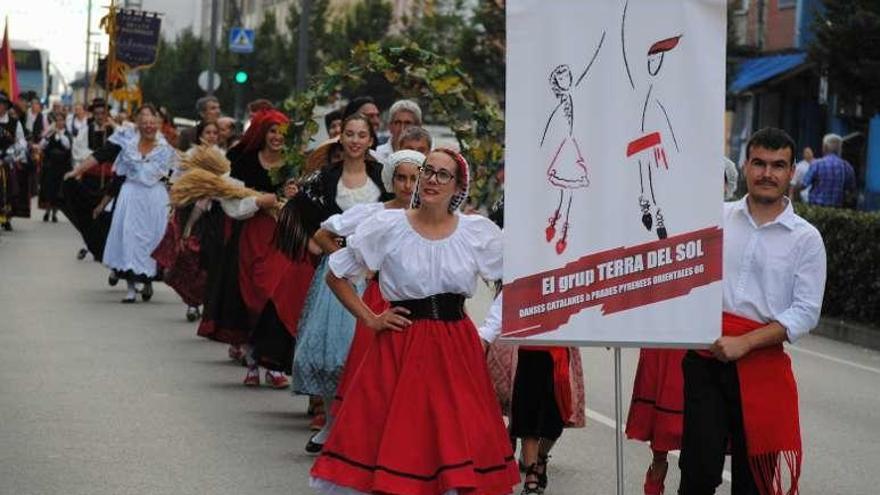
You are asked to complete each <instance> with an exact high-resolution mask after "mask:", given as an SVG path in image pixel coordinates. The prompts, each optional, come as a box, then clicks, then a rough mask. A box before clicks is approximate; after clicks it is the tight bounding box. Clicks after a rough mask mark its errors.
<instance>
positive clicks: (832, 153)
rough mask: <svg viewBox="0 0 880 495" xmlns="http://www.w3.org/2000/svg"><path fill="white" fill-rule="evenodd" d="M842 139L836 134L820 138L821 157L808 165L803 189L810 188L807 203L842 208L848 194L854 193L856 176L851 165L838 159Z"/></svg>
mask: <svg viewBox="0 0 880 495" xmlns="http://www.w3.org/2000/svg"><path fill="white" fill-rule="evenodd" d="M842 145H843V139H841V137H840V136H838V135H837V134H826V135H825V137H824V138H822V152H823V155H824V156H823V157H822V158H820V159H818V160H816V161H814V162H813V163H812V165H810V170H809V171H807V175H806V176H804V182H803V185H804V187H809V188H810V196H809V203H810V204H811V205H820V206H836V207H841V206H843V203H844V199H845V197H846V195H847V194H848V193H850V194H854V193H855V192H856V174H855V171H854V170H853V167H852V165H850V164H849V162H848V161H846V160H844V159H843V158H841V157H840V151H841V147H842Z"/></svg>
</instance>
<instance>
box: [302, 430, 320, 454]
mask: <svg viewBox="0 0 880 495" xmlns="http://www.w3.org/2000/svg"><path fill="white" fill-rule="evenodd" d="M316 435H317V433H316V434H315V435H312V438H309V443H307V444H306V452H307V453H309V454H320V453H321V449H323V448H324V444H323V443H317V442H315V441H314V438H315V436H316Z"/></svg>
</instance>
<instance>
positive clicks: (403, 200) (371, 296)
mask: <svg viewBox="0 0 880 495" xmlns="http://www.w3.org/2000/svg"><path fill="white" fill-rule="evenodd" d="M423 161H425V155H423V154H421V153H419V152H418V151H412V150H400V151H397V152H395V153H392V154H391V155H390V156H389V157H388V158H387V160H386V165H385V166H384V167H382V182H383V183H384V184H385V188H386V189H387V190H389V191H392V192H393V193H394V199H391V200H389V201H386V202H384V203H365V204H360V205H357V206H354V207H352V208H350V209H348V210H346V211H344V212H343V213H341V214H337V215H333V216H332V217H330V218H328V219H327V220H325V221H324V222H322V223H321V228H320V229H319V230H318V231H317V232H316V233H315V235H314V239H315V241H316V242H317V243H318V245H320V246H321V248H322V249H323V250H324V252H327V253H333V252H336V251H338V250H339V249H340V246H339V243H338V242H337V241H338V239H339V238H345V237H347V236H350V235H352V234H354V232H355V229H356V228H357V226H358V225H360V224H361V223H363V222H364V221H365V220H367V219H368V218H371V217H372V216H373V215H376V214H377V213H379V212H380V211H384V210H386V209H388V210H395V209H405V208H409V205H410V203H412V195H413V191H414V190H415V185H416V181H417V180H418V177H419V166H420V165H421V164H422V162H423ZM368 278H369V279H370V281H369V283H368V284H367V288H366V289H365V290H364V295H363V299H364V304H366V305H367V306H368V307H369V308H370V309H372V310H373V311H384V310H385V309H387V308H388V302H387V301H386V300H385V299H384V298H383V297H382V293H381V292H380V291H379V283H378V281H377V279H376V276H375V274H372V276H370V277H368ZM321 282H323V280H321ZM372 341H373V331H372V330H370V328H369V327H367V326H366V324H365V323H364V321H363V320H358V321H357V323H356V325H355V329H354V338H353V339H352V342H351V348H350V349H349V351H348V357H347V358H346V360H345V366H344V367H343V372H342V376H341V377H340V379H339V385H338V386H337V389H336V396H335V398H334V402H333V403H332V407H331V408H330V411H329V414H323V415H324V416H325V420H324V424H323V425H322V426H323V428H321V431H320V432H319V433H318V434H316V435H315V436H314V437H312V439H311V441H310V442H309V443H308V444H307V445H306V451H307V452H309V453H317V452H320V450H321V448H322V446H323V443H324V442H325V441H326V440H327V437H328V436H329V434H330V429H331V428H332V426H333V421H332V418H333V417H334V416H335V414H336V413H337V412H338V407H339V403H340V402H341V401H342V400H343V398H344V397H345V391H346V389H347V388H348V385H349V384H350V383H351V380H352V377H353V376H354V374H355V372H356V371H357V368H358V366H359V365H360V363H361V360H362V359H363V356H364V353H365V352H366V350H367V349H368V348H369V346H370V343H371V342H372ZM325 406H326V407H330V404H326V405H325ZM327 417H329V418H330V419H331V421H326V418H327Z"/></svg>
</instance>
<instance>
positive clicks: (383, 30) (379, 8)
mask: <svg viewBox="0 0 880 495" xmlns="http://www.w3.org/2000/svg"><path fill="white" fill-rule="evenodd" d="M390 25H391V4H390V3H388V2H387V1H386V0H363V1H361V2H358V3H356V4H355V5H354V6H353V7H352V8H351V10H350V11H349V12H348V14H347V15H345V16H343V17H342V18H340V19H337V20H336V21H334V22H333V25H332V26H331V29H330V39H329V40H328V41H329V43H328V44H327V49H328V53H327V55H328V57H329V60H346V59H348V57H349V56H350V54H351V50H352V48H354V46H355V45H357V44H358V43H367V44H370V43H375V42H378V41H380V40H382V39H383V38H384V37H385V35H386V34H387V33H388V28H389V26H390Z"/></svg>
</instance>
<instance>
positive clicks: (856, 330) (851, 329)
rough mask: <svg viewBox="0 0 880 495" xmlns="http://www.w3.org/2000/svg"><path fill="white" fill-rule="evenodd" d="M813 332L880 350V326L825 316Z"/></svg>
mask: <svg viewBox="0 0 880 495" xmlns="http://www.w3.org/2000/svg"><path fill="white" fill-rule="evenodd" d="M811 333H812V334H814V335H821V336H823V337H827V338H829V339H832V340H837V341H840V342H846V343H848V344H853V345H858V346H862V347H867V348H869V349H874V350H875V351H880V328H876V327H871V326H867V325H862V324H858V323H852V322H847V321H844V320H841V319H837V318H830V317H823V318H821V319H820V320H819V326H817V327H816V328H815V329H814V330H813V331H812V332H811Z"/></svg>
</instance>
